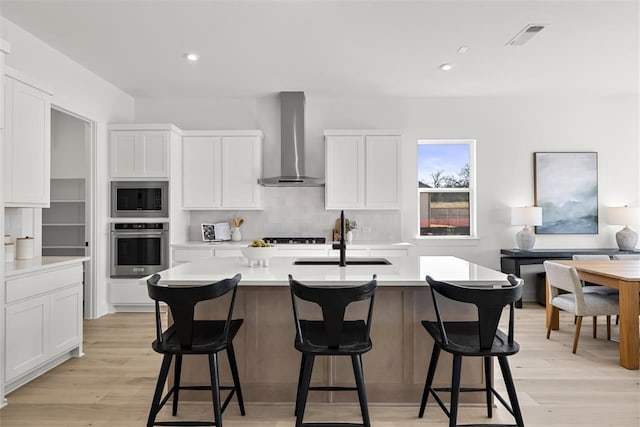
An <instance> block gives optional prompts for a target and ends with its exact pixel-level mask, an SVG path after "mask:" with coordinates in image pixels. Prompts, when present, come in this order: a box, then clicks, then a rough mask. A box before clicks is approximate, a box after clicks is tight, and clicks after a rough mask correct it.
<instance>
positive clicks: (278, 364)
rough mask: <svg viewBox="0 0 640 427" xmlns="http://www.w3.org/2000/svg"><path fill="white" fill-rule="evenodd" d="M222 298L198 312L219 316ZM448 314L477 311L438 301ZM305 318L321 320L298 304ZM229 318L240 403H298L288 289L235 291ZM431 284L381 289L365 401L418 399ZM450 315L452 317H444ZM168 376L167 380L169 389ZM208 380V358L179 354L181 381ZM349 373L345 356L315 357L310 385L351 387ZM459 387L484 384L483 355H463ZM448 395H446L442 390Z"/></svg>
mask: <svg viewBox="0 0 640 427" xmlns="http://www.w3.org/2000/svg"><path fill="white" fill-rule="evenodd" d="M226 303H227V302H226V301H224V300H214V301H206V302H204V303H201V304H199V305H198V306H197V309H196V317H197V318H201V319H223V318H224V317H225V315H226ZM442 307H443V312H444V314H443V315H444V316H445V319H446V318H447V317H446V316H447V315H446V313H455V319H457V320H463V319H469V318H473V317H474V316H475V308H473V307H472V306H469V308H468V309H467V310H462V311H461V310H460V306H459V305H457V303H456V309H455V310H453V309H452V307H451V306H450V305H448V304H447V303H446V301H443V303H442ZM299 309H300V314H301V317H303V318H319V317H320V310H319V309H318V308H317V306H315V305H313V304H310V303H305V302H302V303H301V304H300V305H299ZM366 310H367V304H366V303H364V302H359V303H355V304H352V306H350V308H349V311H348V312H347V314H346V316H347V318H354V317H357V318H363V317H366ZM234 318H244V324H243V326H242V328H241V329H240V332H239V333H238V335H237V336H236V338H235V339H234V348H235V352H236V358H237V362H238V370H239V375H240V381H241V385H242V390H243V394H244V398H245V401H247V402H251V403H291V402H294V401H295V394H296V386H297V381H298V372H299V367H300V353H299V352H298V351H296V350H295V348H294V347H293V341H294V336H295V329H294V325H293V312H292V309H291V296H290V293H289V288H288V287H282V286H242V287H240V288H239V289H238V293H237V297H236V307H235V311H234ZM434 318H435V315H434V314H433V304H432V302H431V295H430V294H429V290H428V288H427V287H426V286H425V287H396V286H394V287H384V286H379V287H378V290H377V291H376V300H375V307H374V314H373V325H372V328H371V339H372V341H373V349H372V350H371V351H370V352H368V353H366V354H364V355H363V365H364V378H365V384H366V388H367V395H368V399H369V402H370V403H411V404H416V403H418V402H419V401H420V398H421V396H422V390H423V388H424V381H425V377H426V372H427V366H428V363H429V358H430V357H431V350H432V346H433V341H432V340H431V337H429V335H428V334H427V333H426V331H425V330H424V328H422V326H421V325H420V321H421V320H425V319H434ZM449 318H451V317H449ZM219 356H220V357H219V360H220V377H221V384H223V385H227V384H231V375H230V373H229V365H228V361H227V358H226V354H224V353H220V354H219ZM171 378H172V376H171V375H170V376H169V379H170V381H169V383H170V385H169V386H171ZM208 380H209V368H208V364H207V359H206V356H205V357H201V356H186V357H185V358H184V359H183V368H182V385H204V384H207V382H208ZM435 381H436V384H435V386H440V387H448V386H449V384H450V382H451V357H450V356H449V355H448V354H447V353H445V352H442V353H441V356H440V361H439V363H438V370H437V373H436V380H435ZM354 384H355V383H354V377H353V370H352V368H351V360H350V358H348V357H336V356H331V357H328V356H324V357H317V358H316V363H315V366H314V372H313V377H312V385H318V386H319V385H347V386H353V385H354ZM462 384H463V386H467V387H482V386H483V385H484V374H483V364H482V359H481V358H465V359H464V361H463V371H462ZM443 396H444V397H447V394H444V395H443ZM180 399H181V400H183V399H184V400H208V399H210V395H209V393H203V392H193V391H188V390H185V391H181V392H180ZM461 399H462V401H463V402H466V403H476V402H484V393H464V394H463V395H462V396H461ZM309 400H310V401H314V402H334V401H336V402H357V394H356V393H355V392H353V393H350V392H320V391H315V392H311V393H310V394H309Z"/></svg>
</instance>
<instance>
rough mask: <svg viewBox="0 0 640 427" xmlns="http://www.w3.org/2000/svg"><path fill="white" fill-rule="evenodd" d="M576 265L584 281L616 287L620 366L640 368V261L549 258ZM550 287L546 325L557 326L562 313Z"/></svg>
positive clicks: (560, 262) (553, 327) (556, 327)
mask: <svg viewBox="0 0 640 427" xmlns="http://www.w3.org/2000/svg"><path fill="white" fill-rule="evenodd" d="M550 261H552V262H556V263H558V264H563V265H570V266H572V267H574V268H575V269H576V270H577V272H578V276H580V279H581V280H584V281H586V282H590V283H595V284H598V285H604V286H607V287H609V288H614V289H617V290H618V292H619V297H618V298H619V303H620V325H619V327H620V365H621V366H623V367H625V368H627V369H638V368H639V367H640V351H639V349H638V346H639V345H640V336H639V334H640V327H639V325H638V315H639V308H638V305H639V303H640V260H624V261H622V260H620V261H619V260H610V261H607V260H588V261H587V260H585V261H565V260H558V261H554V260H550ZM546 288H547V298H546V307H547V326H549V325H551V329H558V328H559V325H560V319H559V313H558V311H557V310H555V311H554V310H552V309H551V308H552V307H551V304H549V286H547V287H546Z"/></svg>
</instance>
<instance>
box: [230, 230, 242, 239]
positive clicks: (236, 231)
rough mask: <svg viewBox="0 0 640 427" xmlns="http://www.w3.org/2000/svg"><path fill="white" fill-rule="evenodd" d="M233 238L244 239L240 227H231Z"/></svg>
mask: <svg viewBox="0 0 640 427" xmlns="http://www.w3.org/2000/svg"><path fill="white" fill-rule="evenodd" d="M231 240H233V241H234V242H239V241H240V240H242V234H240V227H231Z"/></svg>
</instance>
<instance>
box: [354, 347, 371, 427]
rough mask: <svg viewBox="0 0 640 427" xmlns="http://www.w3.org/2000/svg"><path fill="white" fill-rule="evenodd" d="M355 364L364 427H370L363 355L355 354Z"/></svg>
mask: <svg viewBox="0 0 640 427" xmlns="http://www.w3.org/2000/svg"><path fill="white" fill-rule="evenodd" d="M351 363H352V364H353V373H354V375H355V377H356V386H357V388H358V400H359V401H360V411H361V412H362V424H363V426H364V427H370V426H371V421H370V420H369V408H368V406H367V391H366V390H365V388H364V374H363V373H362V355H360V354H354V355H352V356H351Z"/></svg>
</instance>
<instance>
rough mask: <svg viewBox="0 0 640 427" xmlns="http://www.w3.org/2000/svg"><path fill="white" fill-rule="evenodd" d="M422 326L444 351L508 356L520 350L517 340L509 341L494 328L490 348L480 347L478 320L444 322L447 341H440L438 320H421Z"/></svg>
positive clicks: (470, 354)
mask: <svg viewBox="0 0 640 427" xmlns="http://www.w3.org/2000/svg"><path fill="white" fill-rule="evenodd" d="M422 326H423V327H424V328H425V329H426V330H427V332H428V333H429V335H431V336H432V337H434V339H435V340H436V341H437V344H438V345H439V346H440V347H441V348H442V349H443V350H444V351H446V352H448V353H452V354H459V355H461V356H498V355H502V354H504V355H505V356H510V355H512V354H516V353H517V352H518V351H520V346H519V345H518V343H517V342H515V341H514V342H512V343H509V338H508V336H507V334H505V333H504V332H502V331H501V330H500V329H497V330H496V335H495V337H494V339H493V344H492V345H491V347H490V348H487V349H481V348H480V339H479V337H478V322H444V328H445V330H446V331H447V338H448V342H447V343H445V342H443V341H442V336H441V335H440V327H439V326H438V322H429V321H426V320H423V321H422Z"/></svg>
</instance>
